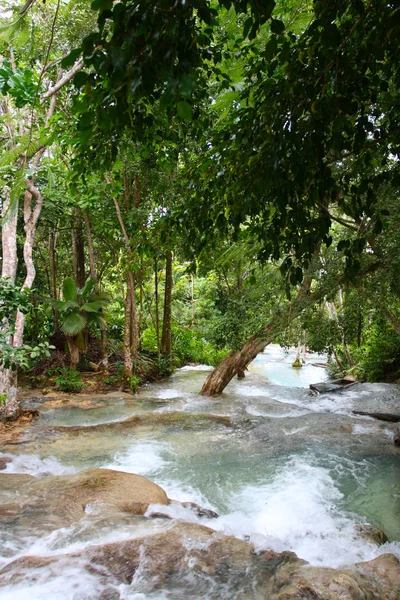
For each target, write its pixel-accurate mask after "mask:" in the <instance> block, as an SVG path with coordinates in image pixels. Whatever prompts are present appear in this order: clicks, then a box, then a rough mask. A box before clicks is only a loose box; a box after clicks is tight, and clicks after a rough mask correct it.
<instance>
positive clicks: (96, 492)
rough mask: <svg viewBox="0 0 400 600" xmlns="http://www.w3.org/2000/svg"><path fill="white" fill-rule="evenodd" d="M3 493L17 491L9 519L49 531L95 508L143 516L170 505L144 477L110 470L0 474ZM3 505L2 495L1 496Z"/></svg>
mask: <svg viewBox="0 0 400 600" xmlns="http://www.w3.org/2000/svg"><path fill="white" fill-rule="evenodd" d="M0 486H2V487H1V489H2V491H3V490H6V489H7V490H8V496H7V498H9V497H11V498H12V497H13V496H12V494H11V495H10V492H12V491H13V490H14V491H15V493H14V497H15V500H16V502H15V506H16V509H15V510H14V508H15V507H14V508H13V502H8V504H7V505H8V510H9V513H10V516H12V517H13V518H15V516H16V515H18V516H19V519H20V521H21V520H24V519H25V520H26V518H32V519H34V523H35V526H37V527H39V526H43V527H45V529H46V530H49V529H50V530H51V529H54V528H57V527H65V526H68V525H71V524H72V523H74V522H76V521H78V520H79V519H81V518H82V517H83V516H84V514H85V510H89V509H90V507H91V506H92V505H94V506H96V505H101V507H102V510H104V511H109V512H110V514H112V512H114V513H115V512H118V511H122V512H127V513H130V514H133V515H143V514H144V513H145V512H146V510H147V508H148V506H149V504H161V505H166V504H168V503H169V500H168V497H167V495H166V493H165V492H164V490H163V489H162V488H160V487H159V486H158V485H156V484H155V483H152V482H151V481H149V480H148V479H146V478H145V477H142V476H141V475H133V474H131V473H123V472H121V471H113V470H110V469H90V470H88V471H82V472H81V473H78V474H77V475H63V476H46V477H39V478H35V477H31V476H30V475H11V474H0ZM0 505H1V495H0Z"/></svg>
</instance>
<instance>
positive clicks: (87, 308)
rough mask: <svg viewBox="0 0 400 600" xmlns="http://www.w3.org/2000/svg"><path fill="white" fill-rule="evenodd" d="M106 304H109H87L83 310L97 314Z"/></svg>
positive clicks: (99, 302)
mask: <svg viewBox="0 0 400 600" xmlns="http://www.w3.org/2000/svg"><path fill="white" fill-rule="evenodd" d="M106 304H107V302H106V301H104V300H97V301H95V302H86V303H85V304H82V306H81V310H84V311H86V312H90V313H97V312H99V311H100V310H101V309H102V308H104V306H105V305H106Z"/></svg>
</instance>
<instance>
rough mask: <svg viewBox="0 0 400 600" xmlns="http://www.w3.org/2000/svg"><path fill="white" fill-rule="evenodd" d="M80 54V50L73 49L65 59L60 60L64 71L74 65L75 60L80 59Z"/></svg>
mask: <svg viewBox="0 0 400 600" xmlns="http://www.w3.org/2000/svg"><path fill="white" fill-rule="evenodd" d="M81 53H82V49H81V48H75V49H74V50H72V51H71V52H70V53H69V54H68V55H67V56H66V57H65V58H63V59H62V61H61V66H62V67H63V68H64V69H69V68H70V67H72V65H74V64H75V62H76V60H77V59H78V58H79V57H80V55H81Z"/></svg>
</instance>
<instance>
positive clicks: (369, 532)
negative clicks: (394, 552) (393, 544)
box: [356, 525, 389, 546]
mask: <svg viewBox="0 0 400 600" xmlns="http://www.w3.org/2000/svg"><path fill="white" fill-rule="evenodd" d="M356 530H357V531H358V533H359V536H360V537H361V538H363V539H364V540H366V541H367V542H370V544H375V545H376V546H382V544H386V542H388V541H389V540H388V538H387V536H386V534H385V532H384V531H382V530H381V529H378V528H377V527H373V525H359V526H358V527H356Z"/></svg>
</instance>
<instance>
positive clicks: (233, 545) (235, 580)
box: [0, 522, 304, 600]
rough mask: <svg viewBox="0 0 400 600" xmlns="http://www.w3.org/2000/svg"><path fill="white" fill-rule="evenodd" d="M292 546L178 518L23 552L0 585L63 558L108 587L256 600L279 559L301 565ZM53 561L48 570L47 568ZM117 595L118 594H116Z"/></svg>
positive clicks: (58, 566)
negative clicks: (67, 550)
mask: <svg viewBox="0 0 400 600" xmlns="http://www.w3.org/2000/svg"><path fill="white" fill-rule="evenodd" d="M303 562H304V561H301V560H299V559H298V558H297V557H296V555H295V554H293V553H291V552H283V553H281V554H277V553H275V552H272V551H270V552H264V553H261V554H257V553H255V551H254V548H253V546H252V545H251V544H248V543H247V542H245V541H243V540H239V539H237V538H235V537H232V536H226V535H223V534H222V533H218V532H215V531H213V530H212V529H210V528H208V527H204V526H202V525H198V524H194V523H184V522H176V523H174V524H173V525H172V526H171V527H170V528H169V529H168V530H166V531H163V532H161V533H156V534H153V535H149V536H146V537H140V538H133V539H130V540H123V541H118V542H114V543H109V544H104V545H102V546H95V547H90V548H88V549H85V550H82V551H80V552H76V553H73V554H70V555H66V556H54V557H51V558H48V557H33V556H28V557H22V558H20V559H17V560H15V561H14V562H12V563H10V564H9V565H7V566H6V567H4V568H3V569H2V570H1V571H0V586H4V585H10V584H13V585H18V584H20V583H26V582H27V581H29V580H30V579H32V580H33V579H34V578H36V579H37V578H38V577H39V578H41V579H43V578H44V577H46V575H45V573H50V572H53V573H56V572H57V571H59V570H62V569H63V565H64V564H68V565H69V567H74V565H76V566H77V568H78V566H79V568H83V569H85V570H86V571H87V572H89V573H91V574H97V576H98V578H99V581H101V582H102V584H103V585H104V586H105V588H107V589H108V590H110V586H114V590H116V589H118V587H119V586H121V584H124V585H127V586H132V587H131V590H132V591H133V592H135V591H140V592H142V593H149V594H150V593H152V592H154V591H155V590H161V589H165V590H167V591H168V592H170V593H171V594H172V595H171V597H174V591H175V590H180V594H179V596H178V597H179V598H181V597H182V598H183V597H185V596H184V595H182V592H184V593H185V594H186V597H191V598H209V599H215V600H217V599H218V600H219V599H220V598H232V597H235V598H237V600H239V599H243V600H245V599H246V600H258V599H260V600H261V599H262V598H264V597H268V596H265V595H264V589H265V586H266V583H267V582H268V581H269V580H270V579H271V578H273V577H274V576H275V573H276V571H277V569H279V567H280V566H281V565H284V564H286V563H290V564H291V565H293V566H295V565H297V566H301V565H302V564H303ZM50 564H52V565H53V566H52V569H51V571H50V570H49V569H48V567H49V565H50ZM116 598H119V596H116Z"/></svg>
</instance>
